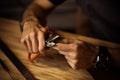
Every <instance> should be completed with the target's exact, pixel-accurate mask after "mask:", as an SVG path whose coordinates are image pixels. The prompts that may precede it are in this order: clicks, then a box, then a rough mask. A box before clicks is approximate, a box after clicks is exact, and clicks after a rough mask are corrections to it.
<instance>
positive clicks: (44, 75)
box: [0, 18, 93, 80]
mask: <svg viewBox="0 0 120 80" xmlns="http://www.w3.org/2000/svg"><path fill="white" fill-rule="evenodd" d="M20 37H21V33H20V30H19V22H18V21H14V20H7V19H2V18H1V19H0V39H1V40H3V41H4V42H5V43H6V44H7V45H8V47H9V48H10V49H11V51H12V52H13V53H14V55H16V56H17V58H18V59H19V60H20V61H21V62H22V63H23V64H24V65H25V66H26V67H27V68H28V69H29V70H30V72H31V73H32V74H33V75H34V76H35V77H36V78H37V79H38V80H93V78H92V76H91V75H90V74H89V73H88V72H87V70H84V69H80V70H72V69H71V68H70V67H69V66H68V64H67V63H66V61H65V59H64V56H61V55H58V54H56V55H50V56H40V57H39V58H38V59H37V60H36V61H35V63H31V62H29V61H28V59H27V52H26V51H25V50H24V47H23V45H22V44H21V43H20Z"/></svg>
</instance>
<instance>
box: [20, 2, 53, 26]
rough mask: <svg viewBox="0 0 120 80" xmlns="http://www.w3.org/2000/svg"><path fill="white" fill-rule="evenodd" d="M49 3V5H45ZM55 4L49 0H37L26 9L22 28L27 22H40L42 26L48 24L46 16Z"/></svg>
mask: <svg viewBox="0 0 120 80" xmlns="http://www.w3.org/2000/svg"><path fill="white" fill-rule="evenodd" d="M45 1H46V0H45ZM44 5H48V6H44ZM53 8H54V6H53V5H52V4H50V3H49V2H44V3H41V2H40V1H39V0H35V1H34V2H33V3H32V4H31V5H30V6H28V8H27V9H26V10H25V12H24V14H23V18H22V23H21V24H22V28H23V25H24V23H25V22H28V21H34V22H37V23H40V24H41V25H42V26H45V24H46V17H47V15H48V14H49V13H50V12H51V11H52V9H53Z"/></svg>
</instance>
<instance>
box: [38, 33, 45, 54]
mask: <svg viewBox="0 0 120 80" xmlns="http://www.w3.org/2000/svg"><path fill="white" fill-rule="evenodd" d="M37 38H38V49H39V51H40V52H42V51H43V50H44V48H45V38H44V33H43V32H39V33H38V37H37Z"/></svg>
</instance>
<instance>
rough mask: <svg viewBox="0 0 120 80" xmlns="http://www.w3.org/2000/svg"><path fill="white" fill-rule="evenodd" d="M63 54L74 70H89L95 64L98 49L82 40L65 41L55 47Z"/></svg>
mask: <svg viewBox="0 0 120 80" xmlns="http://www.w3.org/2000/svg"><path fill="white" fill-rule="evenodd" d="M53 48H54V49H57V50H58V51H59V53H60V54H63V55H64V56H65V58H66V60H67V62H68V63H69V65H70V66H71V67H72V68H73V69H79V68H89V67H91V66H93V64H94V63H95V62H94V60H95V59H96V56H97V53H98V48H97V47H95V46H93V45H91V44H87V43H85V42H83V41H80V40H68V39H64V40H63V41H62V42H61V43H57V44H56V46H54V47H53Z"/></svg>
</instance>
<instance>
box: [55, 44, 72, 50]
mask: <svg viewBox="0 0 120 80" xmlns="http://www.w3.org/2000/svg"><path fill="white" fill-rule="evenodd" d="M72 47H73V46H72V44H63V43H57V44H56V46H53V48H54V49H56V50H58V51H64V52H71V51H73V50H72Z"/></svg>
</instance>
